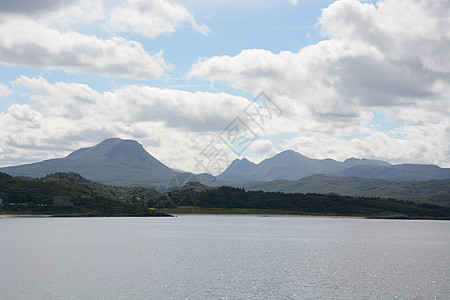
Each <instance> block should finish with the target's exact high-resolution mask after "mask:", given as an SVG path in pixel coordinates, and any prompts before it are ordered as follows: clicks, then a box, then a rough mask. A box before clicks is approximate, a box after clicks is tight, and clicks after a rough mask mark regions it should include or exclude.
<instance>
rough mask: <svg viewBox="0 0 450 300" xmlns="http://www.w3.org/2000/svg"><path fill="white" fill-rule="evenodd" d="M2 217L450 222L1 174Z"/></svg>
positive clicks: (403, 208)
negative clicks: (64, 199) (58, 199)
mask: <svg viewBox="0 0 450 300" xmlns="http://www.w3.org/2000/svg"><path fill="white" fill-rule="evenodd" d="M54 195H64V196H70V198H71V201H72V202H73V206H53V205H52V197H53V196H54ZM0 198H1V199H2V202H3V203H2V204H0V213H8V214H19V213H31V214H51V215H71V214H72V215H77V214H78V215H108V216H109V215H149V216H150V215H161V213H160V212H159V211H158V210H162V211H164V212H168V213H246V214H298V215H329V216H364V217H383V216H390V215H396V216H404V217H405V216H408V217H414V218H416V217H417V218H424V217H427V218H443V219H444V218H450V208H449V207H443V206H437V205H432V204H425V203H422V204H417V203H413V202H409V201H399V200H395V199H380V198H375V197H351V196H340V195H337V194H317V193H305V194H303V193H282V192H264V191H246V190H245V189H244V188H235V187H228V186H221V187H207V186H205V185H202V184H201V183H198V182H190V183H188V184H186V185H185V186H183V187H182V188H180V189H177V190H171V191H167V192H165V193H158V192H157V191H156V190H154V189H148V188H143V187H117V186H109V185H104V184H100V183H96V182H93V181H90V180H87V179H85V178H83V177H82V176H80V175H78V174H76V173H54V174H50V175H47V176H46V177H43V178H35V179H29V178H21V177H12V176H9V175H7V174H3V173H0Z"/></svg>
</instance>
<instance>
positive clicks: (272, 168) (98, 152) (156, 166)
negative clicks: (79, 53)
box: [0, 138, 450, 196]
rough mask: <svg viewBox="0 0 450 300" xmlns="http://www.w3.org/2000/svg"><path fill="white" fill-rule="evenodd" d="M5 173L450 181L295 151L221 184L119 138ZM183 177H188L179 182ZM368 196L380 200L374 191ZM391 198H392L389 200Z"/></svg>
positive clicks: (306, 185) (235, 171)
mask: <svg viewBox="0 0 450 300" xmlns="http://www.w3.org/2000/svg"><path fill="white" fill-rule="evenodd" d="M0 172H4V173H7V174H9V175H12V176H24V177H44V176H46V175H47V174H50V173H55V172H76V173H78V174H80V175H82V176H83V177H85V178H88V179H90V180H94V181H97V182H101V183H106V184H115V185H145V186H160V187H161V186H162V187H164V186H166V187H167V186H168V185H169V183H170V185H175V186H177V185H178V184H179V181H180V179H181V178H185V179H188V180H190V181H200V182H201V183H203V184H206V185H215V186H217V185H231V186H241V187H246V188H251V189H258V188H260V189H263V190H270V191H284V192H325V193H328V192H335V193H341V194H349V195H351V194H353V195H360V194H359V192H361V191H365V190H366V191H367V190H368V189H370V190H371V191H373V190H374V189H379V188H382V187H383V186H386V185H388V184H389V183H390V182H396V181H397V182H400V181H401V182H403V181H426V180H435V179H438V180H439V179H441V180H450V169H449V168H440V167H438V166H435V165H423V164H399V165H392V164H390V163H388V162H384V161H380V160H371V159H357V158H349V159H347V160H345V161H344V162H339V161H336V160H333V159H312V158H308V157H306V156H304V155H302V154H300V153H298V152H295V151H292V150H287V151H284V152H281V153H278V154H277V155H275V156H273V157H271V158H268V159H265V160H263V161H261V162H260V163H259V164H255V163H253V162H250V161H249V160H248V159H246V158H243V159H236V160H235V161H233V162H232V163H231V164H230V166H229V167H228V168H227V169H226V170H225V171H223V172H222V173H221V174H220V175H219V176H217V177H215V178H214V177H213V176H212V175H209V174H198V175H193V174H190V173H185V174H184V175H183V174H180V172H177V171H174V170H173V169H171V168H169V167H168V166H166V165H164V164H163V163H161V162H160V161H159V160H157V159H156V158H155V157H153V156H152V155H150V154H149V153H148V152H147V151H146V150H145V149H144V147H143V146H142V145H141V144H139V143H138V142H136V141H133V140H122V139H119V138H111V139H107V140H104V141H103V142H101V143H99V144H98V145H96V146H93V147H89V148H82V149H79V150H76V151H74V152H72V153H71V154H69V155H68V156H67V157H64V158H56V159H50V160H45V161H42V162H38V163H32V164H26V165H20V166H11V167H5V168H0ZM186 174H188V176H186ZM319 174H320V176H318V175H319ZM180 175H183V176H181V177H179V178H177V177H175V176H180ZM174 178H175V179H174ZM183 180H184V179H183ZM183 180H182V181H183ZM299 180H300V181H301V182H299ZM173 182H175V184H173ZM436 184H437V185H438V186H434V185H433V189H432V190H433V193H434V192H437V193H438V192H439V186H441V187H443V191H444V195H447V194H448V192H447V191H448V184H446V183H444V184H442V183H439V182H438V183H436ZM439 184H440V185H439ZM313 187H314V188H313ZM325 187H326V188H325ZM160 190H161V188H160ZM367 193H368V194H370V195H375V196H377V195H380V193H378V194H376V193H371V192H370V193H369V191H367ZM367 193H366V195H367ZM381 194H383V193H381ZM397 194H401V192H398V193H397ZM441 194H442V193H441ZM386 195H387V196H389V195H388V194H386V193H384V194H383V196H386Z"/></svg>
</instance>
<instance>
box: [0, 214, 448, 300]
mask: <svg viewBox="0 0 450 300" xmlns="http://www.w3.org/2000/svg"><path fill="white" fill-rule="evenodd" d="M449 254H450V222H446V221H408V220H364V219H339V218H308V217H254V216H180V217H178V218H46V219H38V218H11V219H0V298H1V299H136V298H137V299H246V298H250V299H395V298H398V299H450V284H449V282H450V280H449V279H450V255H449Z"/></svg>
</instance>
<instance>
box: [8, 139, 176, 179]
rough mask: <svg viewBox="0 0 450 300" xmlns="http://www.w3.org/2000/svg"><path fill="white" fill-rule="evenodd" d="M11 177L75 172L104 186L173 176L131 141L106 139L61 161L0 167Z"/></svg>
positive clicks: (166, 168) (141, 147)
mask: <svg viewBox="0 0 450 300" xmlns="http://www.w3.org/2000/svg"><path fill="white" fill-rule="evenodd" d="M2 172H5V173H7V174H10V175H12V176H25V177H43V176H46V175H47V174H50V173H54V172H75V173H78V174H80V175H82V176H83V177H85V178H89V179H91V180H94V181H98V182H102V183H108V184H119V183H120V184H127V183H129V184H133V185H136V184H166V183H167V182H168V181H169V180H170V179H171V178H172V177H173V176H174V175H175V174H176V173H175V172H174V171H172V169H170V168H169V167H167V166H166V165H164V164H163V163H161V162H160V161H159V160H157V159H156V158H154V157H153V156H152V155H150V153H148V152H147V151H146V150H145V149H144V147H143V146H142V145H141V144H139V143H138V142H136V141H133V140H122V139H119V138H111V139H106V140H104V141H103V142H101V143H100V144H98V145H96V146H94V147H89V148H81V149H78V150H76V151H74V152H72V153H71V154H69V155H68V156H66V157H64V158H56V159H50V160H45V161H42V162H38V163H32V164H26V165H21V166H15V167H6V168H2Z"/></svg>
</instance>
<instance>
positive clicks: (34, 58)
mask: <svg viewBox="0 0 450 300" xmlns="http://www.w3.org/2000/svg"><path fill="white" fill-rule="evenodd" d="M0 61H1V62H2V63H4V64H8V65H20V66H26V67H35V68H46V69H60V70H64V71H67V72H82V73H98V74H102V75H106V76H111V77H125V78H142V79H143V78H160V77H161V76H162V75H163V73H164V69H165V68H167V65H166V63H165V62H164V60H163V58H162V53H159V54H156V55H154V56H152V55H149V54H148V53H147V52H146V51H145V50H144V48H143V47H142V45H141V44H140V43H138V42H133V41H128V40H125V39H123V38H117V37H116V38H111V39H108V40H103V39H99V38H97V37H96V36H93V35H91V36H88V35H83V34H79V33H76V32H71V31H69V32H66V33H61V32H59V31H57V30H55V29H51V28H49V27H47V26H44V25H41V24H39V23H37V22H34V21H32V20H31V19H26V18H19V17H5V18H4V19H3V20H2V22H0Z"/></svg>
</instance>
